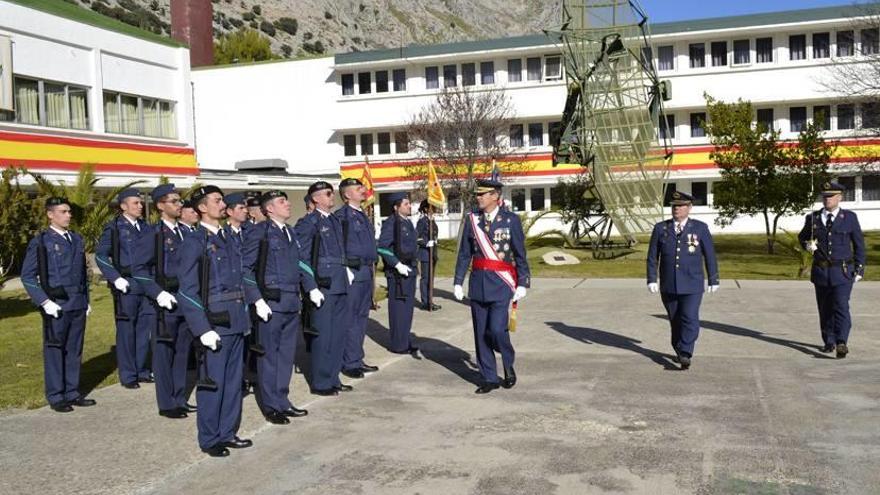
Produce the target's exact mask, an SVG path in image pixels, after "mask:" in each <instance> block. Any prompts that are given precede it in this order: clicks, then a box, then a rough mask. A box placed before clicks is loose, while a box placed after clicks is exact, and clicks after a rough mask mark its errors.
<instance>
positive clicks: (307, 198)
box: [303, 194, 312, 206]
mask: <svg viewBox="0 0 880 495" xmlns="http://www.w3.org/2000/svg"><path fill="white" fill-rule="evenodd" d="M303 202H304V203H305V205H306V206H309V205H310V204H312V195H311V194H306V195H305V196H303Z"/></svg>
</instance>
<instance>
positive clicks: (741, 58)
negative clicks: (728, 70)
mask: <svg viewBox="0 0 880 495" xmlns="http://www.w3.org/2000/svg"><path fill="white" fill-rule="evenodd" d="M751 49H752V47H751V43H750V42H749V40H734V42H733V63H734V64H735V65H744V64H750V63H751V62H752V60H751V53H750V52H751Z"/></svg>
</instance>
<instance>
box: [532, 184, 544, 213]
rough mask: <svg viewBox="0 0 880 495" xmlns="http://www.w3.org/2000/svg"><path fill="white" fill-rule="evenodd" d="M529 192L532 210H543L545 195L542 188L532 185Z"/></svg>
mask: <svg viewBox="0 0 880 495" xmlns="http://www.w3.org/2000/svg"><path fill="white" fill-rule="evenodd" d="M530 194H531V196H532V211H543V210H544V197H545V193H544V188H543V187H533V188H532V189H531V191H530Z"/></svg>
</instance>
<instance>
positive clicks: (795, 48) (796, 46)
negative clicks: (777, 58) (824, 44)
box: [788, 34, 807, 60]
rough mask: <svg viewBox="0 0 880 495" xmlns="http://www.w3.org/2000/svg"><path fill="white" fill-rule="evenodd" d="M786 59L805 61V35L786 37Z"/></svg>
mask: <svg viewBox="0 0 880 495" xmlns="http://www.w3.org/2000/svg"><path fill="white" fill-rule="evenodd" d="M788 59H789V60H806V59H807V35H805V34H797V35H794V36H789V37H788Z"/></svg>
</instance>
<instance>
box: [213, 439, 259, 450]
mask: <svg viewBox="0 0 880 495" xmlns="http://www.w3.org/2000/svg"><path fill="white" fill-rule="evenodd" d="M253 444H254V442H253V441H251V440H249V439H247V438H238V436H234V437H232V440H230V441H228V442H220V445H222V446H224V447H226V448H229V449H246V448H248V447H250V446H252V445H253Z"/></svg>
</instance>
